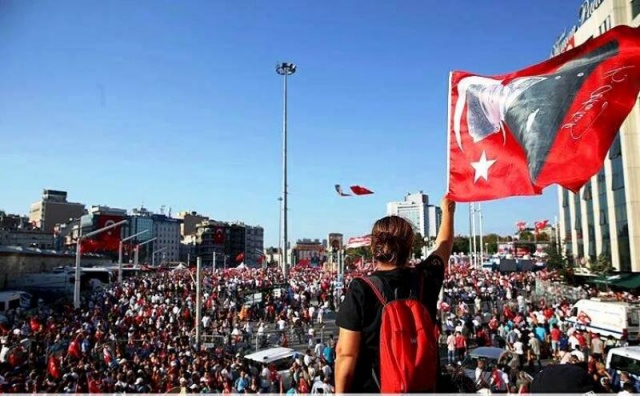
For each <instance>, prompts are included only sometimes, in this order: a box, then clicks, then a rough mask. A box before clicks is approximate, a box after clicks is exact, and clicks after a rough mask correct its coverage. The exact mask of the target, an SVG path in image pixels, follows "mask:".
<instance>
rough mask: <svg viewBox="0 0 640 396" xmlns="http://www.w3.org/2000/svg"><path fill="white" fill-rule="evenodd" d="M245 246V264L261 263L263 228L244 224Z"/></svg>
mask: <svg viewBox="0 0 640 396" xmlns="http://www.w3.org/2000/svg"><path fill="white" fill-rule="evenodd" d="M245 246H246V247H245V254H244V262H245V264H246V265H248V266H258V265H260V264H262V262H261V261H262V259H261V257H262V256H263V251H264V228H262V227H260V226H255V227H254V226H249V225H247V226H245Z"/></svg>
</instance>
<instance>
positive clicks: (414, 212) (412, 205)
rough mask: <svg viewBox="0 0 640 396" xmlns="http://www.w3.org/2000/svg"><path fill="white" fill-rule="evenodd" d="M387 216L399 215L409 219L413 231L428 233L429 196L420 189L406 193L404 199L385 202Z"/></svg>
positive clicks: (425, 234)
mask: <svg viewBox="0 0 640 396" xmlns="http://www.w3.org/2000/svg"><path fill="white" fill-rule="evenodd" d="M387 216H400V217H402V218H404V219H405V220H407V221H409V222H410V223H411V225H412V226H413V230H414V231H415V232H419V233H420V235H422V236H423V237H425V236H427V235H429V196H428V195H427V194H424V193H423V192H422V191H420V192H418V193H415V194H407V195H406V196H405V197H404V201H401V202H389V203H387Z"/></svg>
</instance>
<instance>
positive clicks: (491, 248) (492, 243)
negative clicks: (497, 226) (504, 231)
mask: <svg viewBox="0 0 640 396" xmlns="http://www.w3.org/2000/svg"><path fill="white" fill-rule="evenodd" d="M500 239H501V238H500V235H498V234H488V235H485V236H484V246H486V248H487V252H486V253H488V254H496V253H498V242H499V241H500Z"/></svg>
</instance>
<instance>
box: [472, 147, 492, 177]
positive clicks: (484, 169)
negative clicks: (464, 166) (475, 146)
mask: <svg viewBox="0 0 640 396" xmlns="http://www.w3.org/2000/svg"><path fill="white" fill-rule="evenodd" d="M495 163H496V160H487V153H485V152H484V150H482V155H481V156H480V160H478V162H472V163H471V166H473V169H475V170H476V174H475V177H474V178H473V182H474V183H475V182H477V181H478V180H479V179H480V178H483V179H484V180H486V181H489V168H490V167H491V166H492V165H493V164H495Z"/></svg>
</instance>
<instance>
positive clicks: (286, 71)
mask: <svg viewBox="0 0 640 396" xmlns="http://www.w3.org/2000/svg"><path fill="white" fill-rule="evenodd" d="M276 72H277V73H278V74H279V75H281V76H283V77H284V95H283V96H284V97H283V109H282V239H283V242H282V244H283V252H287V251H288V221H287V220H288V219H287V198H288V197H287V77H288V76H290V75H292V74H293V73H295V72H296V65H294V64H293V63H288V62H282V63H278V64H277V65H276ZM288 264H289V257H288V254H287V253H284V255H283V260H282V274H283V276H284V279H285V280H286V279H287V277H288V271H287V269H288V268H287V267H288Z"/></svg>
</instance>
